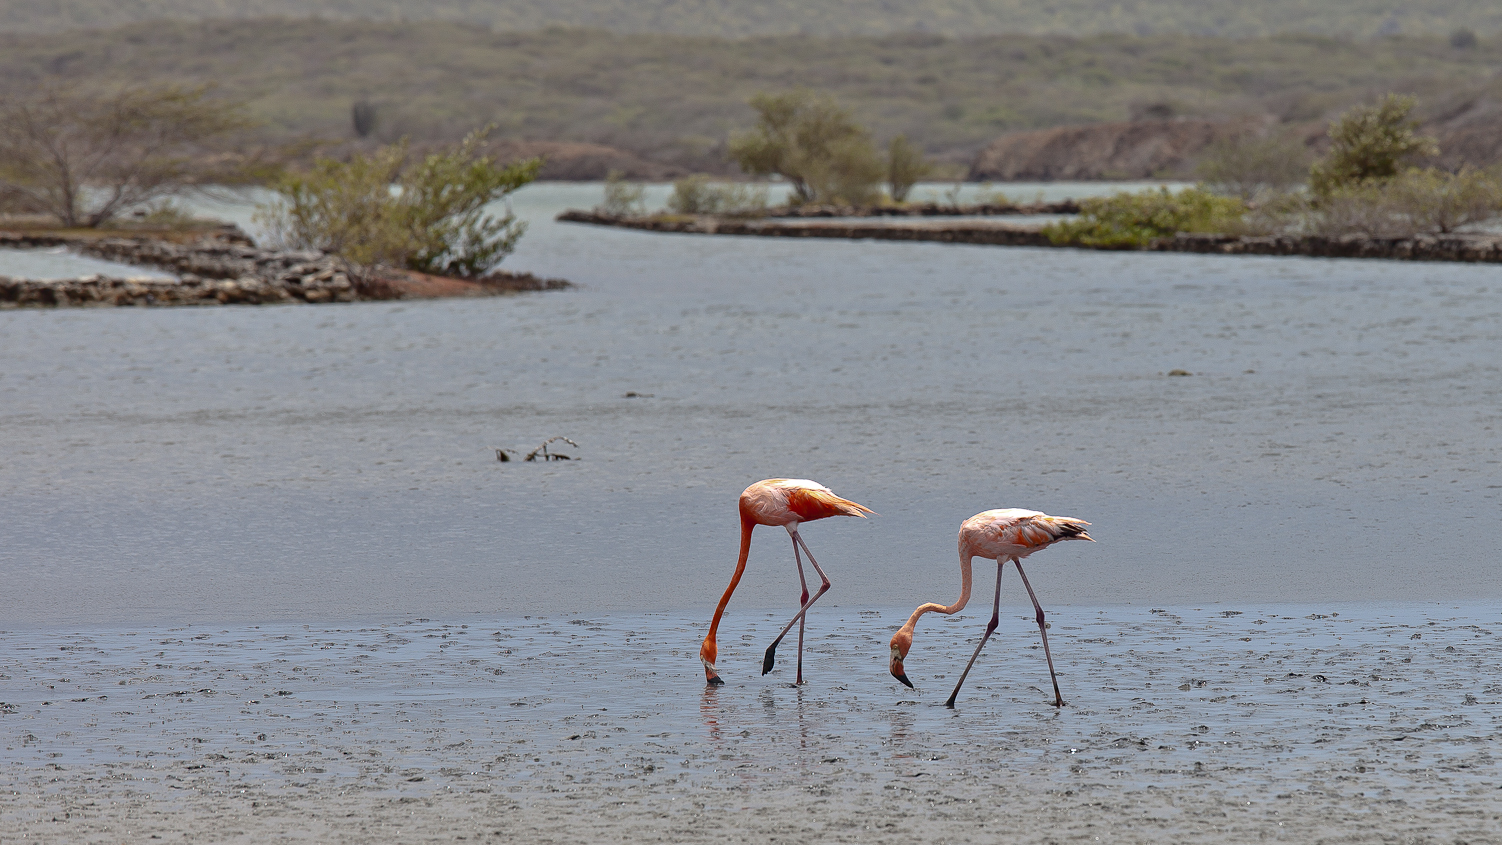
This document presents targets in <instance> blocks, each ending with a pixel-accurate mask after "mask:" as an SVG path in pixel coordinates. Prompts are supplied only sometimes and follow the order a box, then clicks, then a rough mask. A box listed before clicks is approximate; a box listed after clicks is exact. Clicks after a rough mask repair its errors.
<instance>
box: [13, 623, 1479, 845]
mask: <svg viewBox="0 0 1502 845" xmlns="http://www.w3.org/2000/svg"><path fill="white" fill-rule="evenodd" d="M821 610H822V612H821V613H816V614H814V616H813V617H811V619H812V622H811V624H810V626H809V632H808V646H807V653H806V655H805V673H806V675H807V676H808V678H809V683H808V684H807V685H805V686H803V687H801V688H798V687H794V686H792V685H791V684H789V683H788V680H789V679H790V678H791V673H792V668H793V665H792V661H794V660H796V651H795V649H793V648H790V647H789V646H790V644H791V642H792V641H789V644H785V645H784V648H783V649H781V652H780V655H779V657H780V661H781V662H780V663H779V666H778V668H776V669H774V671H773V672H772V674H770V675H767V676H765V677H763V676H760V675H759V668H760V656H761V649H762V648H764V647H765V645H766V642H767V641H768V639H769V638H770V637H771V636H772V635H773V633H774V632H775V630H776V628H777V627H778V626H779V625H780V623H781V622H782V621H783V620H782V619H781V618H780V617H777V616H775V615H773V614H762V613H757V614H737V613H735V612H733V611H732V612H731V613H730V614H729V615H728V616H727V618H726V622H725V623H724V626H723V628H722V637H721V649H722V650H721V659H720V667H721V670H722V672H723V674H724V677H725V678H726V680H727V681H728V682H729V683H728V684H727V685H726V686H724V687H721V688H717V689H706V688H705V686H704V683H703V679H702V673H701V672H700V670H699V667H698V663H697V661H696V659H695V655H696V650H697V647H698V641H699V639H700V638H701V637H702V635H703V631H704V628H705V620H703V619H699V618H689V617H686V616H676V615H663V614H628V615H620V614H612V615H608V616H607V615H596V616H590V617H584V616H579V615H570V616H563V615H559V616H549V617H547V618H542V617H536V618H519V617H506V618H488V619H487V618H483V617H481V616H478V615H473V616H469V617H466V618H463V619H447V620H432V619H415V620H414V619H407V620H400V621H386V622H376V621H373V622H370V623H369V624H364V625H359V626H343V627H321V626H317V625H305V624H274V625H261V626H254V625H237V626H229V627H220V626H196V625H195V626H188V627H177V628H165V627H132V628H114V629H103V630H87V631H84V630H30V631H11V632H6V633H3V634H0V654H3V655H4V656H3V658H0V699H3V701H4V702H5V703H4V704H3V705H0V736H3V747H4V749H5V753H4V757H3V761H0V783H4V784H5V787H4V788H3V791H0V831H4V839H5V840H6V841H12V840H14V841H18V842H20V841H25V842H42V843H51V842H58V843H62V842H96V841H97V842H104V841H133V842H147V841H154V840H155V839H157V838H160V839H162V840H166V841H172V840H177V841H193V842H269V841H291V840H307V841H319V842H428V841H439V840H442V841H461V840H468V841H482V842H484V841H496V842H580V841H590V842H622V843H624V842H640V841H672V842H721V841H745V842H790V841H798V842H892V843H897V842H911V841H914V840H915V839H919V838H921V839H924V840H927V841H942V842H995V841H1006V842H1037V843H1047V842H1094V841H1097V839H1098V840H1099V841H1114V842H1144V843H1145V842H1166V841H1180V842H1182V841H1195V842H1247V841H1253V840H1261V841H1286V842H1311V841H1320V842H1375V841H1407V842H1425V841H1432V842H1461V841H1464V842H1471V843H1477V842H1496V841H1499V839H1498V833H1497V831H1499V830H1502V772H1499V771H1498V768H1497V761H1496V756H1495V748H1496V742H1497V740H1498V738H1499V724H1502V683H1499V682H1498V678H1499V677H1502V671H1499V670H1502V647H1499V645H1502V644H1499V638H1498V633H1499V632H1502V622H1499V621H1498V619H1497V617H1496V613H1495V611H1494V610H1493V609H1489V608H1485V607H1479V606H1460V607H1456V606H1453V605H1433V604H1424V605H1419V604H1404V605H1387V604H1352V605H1329V606H1323V607H1318V608H1315V607H1310V606H1300V605H1269V606H1262V607H1251V606H1247V607H1241V606H1235V607H1233V606H1230V605H1202V606H1196V607H1170V608H1154V609H1147V608H1121V607H1116V608H1091V607H1081V606H1069V607H1061V608H1055V609H1053V611H1052V616H1051V624H1052V632H1051V640H1052V641H1053V643H1054V647H1055V650H1056V651H1055V653H1056V657H1057V660H1058V662H1059V668H1060V676H1061V677H1060V682H1061V684H1062V686H1063V688H1064V695H1065V698H1066V699H1067V700H1068V702H1069V704H1068V706H1067V707H1065V708H1063V709H1062V710H1055V708H1053V707H1052V706H1051V702H1050V696H1049V695H1047V694H1046V693H1045V692H1044V689H1046V688H1047V684H1048V675H1047V670H1046V668H1045V666H1044V664H1043V656H1042V652H1041V650H1040V649H1039V644H1038V637H1037V631H1036V629H1035V628H1032V620H1031V619H1030V614H1028V613H1026V612H1024V611H1023V610H1021V609H1019V608H1008V609H1007V612H1005V613H1004V614H1003V622H1002V626H1001V628H1000V630H999V631H998V632H997V635H996V636H995V638H993V640H992V642H991V643H990V644H989V645H988V647H987V651H986V652H984V653H983V654H982V656H981V659H980V661H979V663H978V664H977V668H976V670H975V671H974V672H973V673H972V674H971V677H970V679H969V680H968V681H967V683H966V686H965V689H964V691H963V692H962V693H961V696H960V699H959V703H958V707H957V708H956V709H955V710H949V709H946V708H945V707H944V706H943V700H944V699H945V698H946V697H947V696H948V692H949V690H950V688H951V687H952V685H953V683H954V679H955V677H956V676H957V674H958V671H959V669H960V668H961V666H963V663H964V660H965V659H966V658H967V657H968V655H969V652H970V649H971V647H972V644H973V643H974V641H975V637H976V636H977V635H978V634H979V632H980V630H981V627H982V625H983V622H984V619H983V618H982V617H983V616H984V615H986V614H979V615H977V614H965V615H963V616H962V617H961V618H956V619H943V620H934V619H933V617H929V618H928V619H926V620H925V624H924V625H923V626H921V627H920V628H919V631H918V639H917V641H916V643H915V646H914V649H913V652H912V654H911V655H910V656H909V659H908V671H909V673H910V675H911V677H912V678H913V680H914V681H915V682H916V683H917V685H918V689H917V690H916V691H910V690H907V689H905V688H903V687H900V686H898V685H897V683H896V682H895V681H893V680H892V679H891V678H890V676H888V675H887V673H886V662H885V643H886V638H887V637H888V636H890V633H891V631H892V630H893V629H894V628H895V627H896V626H897V625H898V624H900V621H901V619H902V617H903V616H904V615H905V611H903V610H900V609H896V608H893V609H890V610H887V611H875V610H856V609H852V608H835V607H831V608H827V609H821ZM930 620H932V621H931V622H930ZM1030 628H1031V631H1030V630H1029V629H1030Z"/></svg>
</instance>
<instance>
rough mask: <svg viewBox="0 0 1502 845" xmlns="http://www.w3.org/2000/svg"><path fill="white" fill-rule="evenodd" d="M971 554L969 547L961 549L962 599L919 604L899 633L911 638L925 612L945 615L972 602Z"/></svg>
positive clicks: (957, 610)
mask: <svg viewBox="0 0 1502 845" xmlns="http://www.w3.org/2000/svg"><path fill="white" fill-rule="evenodd" d="M970 559H971V554H970V551H969V549H961V550H960V600H959V601H957V602H955V603H954V604H949V605H944V604H939V603H937V602H929V603H927V604H922V605H919V606H918V609H917V610H914V611H913V615H912V616H909V617H908V618H907V623H906V624H904V625H903V626H902V627H901V628H899V629H898V630H897V633H898V635H906V636H907V637H909V638H911V637H912V635H913V631H914V629H916V628H917V627H918V619H919V618H921V617H922V616H923V614H925V613H943V614H945V615H950V614H955V613H959V612H960V611H962V610H964V609H965V605H966V604H968V603H969V602H970V586H971V584H972V583H973V582H972V578H971V571H970Z"/></svg>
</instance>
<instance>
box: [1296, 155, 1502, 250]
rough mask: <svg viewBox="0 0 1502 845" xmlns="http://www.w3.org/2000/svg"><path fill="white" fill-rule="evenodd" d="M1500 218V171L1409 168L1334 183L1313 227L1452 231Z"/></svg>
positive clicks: (1380, 233) (1381, 232)
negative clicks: (1389, 174)
mask: <svg viewBox="0 0 1502 845" xmlns="http://www.w3.org/2000/svg"><path fill="white" fill-rule="evenodd" d="M1498 217H1502V172H1499V171H1497V170H1495V169H1493V170H1490V171H1487V170H1476V169H1473V168H1469V167H1467V168H1462V169H1461V171H1460V172H1459V173H1447V172H1445V171H1443V170H1436V169H1434V168H1428V169H1423V170H1420V169H1418V168H1411V169H1409V170H1406V171H1404V172H1402V173H1400V174H1398V175H1397V176H1395V177H1393V178H1391V179H1388V180H1386V181H1381V182H1376V181H1368V182H1362V183H1358V184H1355V185H1348V186H1345V187H1341V188H1336V189H1334V190H1332V191H1331V192H1329V193H1328V194H1326V195H1325V196H1324V197H1321V198H1320V200H1319V203H1318V208H1317V214H1316V215H1315V217H1314V218H1313V222H1314V225H1313V227H1312V228H1313V230H1314V231H1315V232H1317V233H1319V234H1324V235H1347V234H1360V235H1368V236H1371V237H1389V238H1407V237H1413V236H1414V235H1419V234H1443V233H1447V232H1454V231H1456V230H1457V229H1461V228H1464V227H1466V226H1471V225H1475V224H1479V223H1486V222H1489V221H1492V220H1495V219H1497V218H1498Z"/></svg>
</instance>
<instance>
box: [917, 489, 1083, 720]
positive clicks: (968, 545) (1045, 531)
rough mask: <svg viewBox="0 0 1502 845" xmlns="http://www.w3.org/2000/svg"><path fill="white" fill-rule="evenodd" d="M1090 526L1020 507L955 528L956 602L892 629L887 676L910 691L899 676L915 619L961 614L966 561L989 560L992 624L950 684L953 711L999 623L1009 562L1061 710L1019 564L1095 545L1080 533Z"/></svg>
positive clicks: (923, 609)
mask: <svg viewBox="0 0 1502 845" xmlns="http://www.w3.org/2000/svg"><path fill="white" fill-rule="evenodd" d="M1089 524H1090V523H1088V522H1085V521H1084V520H1082V519H1072V518H1070V517H1067V516H1049V515H1048V514H1046V513H1039V512H1038V511H1028V510H1022V509H1020V508H1004V509H1001V510H991V511H985V512H983V513H978V514H976V515H975V516H972V517H970V518H969V519H967V520H965V521H964V522H963V523H962V524H961V525H960V579H961V580H960V600H959V601H957V602H955V603H954V604H952V605H949V606H947V607H946V606H944V605H942V604H935V603H933V602H929V603H928V604H924V605H919V607H918V609H917V610H914V611H913V615H912V616H909V617H908V620H907V624H905V625H903V626H902V627H901V628H898V629H897V633H895V634H893V635H892V666H891V668H892V677H894V678H896V679H897V680H899V681H901V682H902V683H904V684H907V685H908V686H909V687H912V686H913V682H912V681H909V680H908V679H907V673H906V672H905V671H903V667H902V661H903V660H904V659H905V658H906V657H907V652H908V649H910V648H912V646H913V629H914V628H916V627H917V626H918V617H920V616H922V615H923V614H925V613H928V612H930V611H933V612H937V613H945V614H952V613H959V612H960V611H961V610H964V609H965V604H966V602H968V601H970V559H971V558H973V557H981V558H992V559H994V560H995V561H996V600H995V602H994V603H993V606H992V610H991V622H990V624H988V625H986V633H985V636H983V637H981V638H980V643H979V644H978V645H977V646H976V647H975V653H974V654H972V655H970V662H969V663H967V664H965V671H964V672H963V673H962V674H961V675H960V680H959V683H957V684H955V685H954V692H952V693H950V695H949V700H948V701H946V702H944V706H946V707H954V700H955V697H956V696H958V695H959V694H960V687H961V686H962V685H963V684H964V683H965V677H966V676H967V675H969V674H970V667H971V666H974V665H975V658H977V657H979V656H980V650H981V649H982V648H984V647H985V645H986V640H989V639H990V638H991V634H992V632H994V631H995V630H996V626H997V624H998V623H999V622H1000V620H1001V570H1002V568H1003V567H1004V566H1005V565H1006V562H1007V561H1008V560H1010V561H1011V562H1012V563H1014V564H1016V566H1017V574H1018V575H1021V576H1022V586H1024V587H1026V588H1027V595H1028V598H1031V599H1032V600H1033V607H1034V608H1035V609H1036V610H1037V611H1038V617H1037V618H1038V631H1039V633H1041V634H1042V635H1043V656H1044V657H1045V658H1047V660H1048V674H1049V676H1050V677H1052V678H1053V696H1054V706H1055V707H1063V706H1064V697H1063V696H1062V695H1060V694H1059V676H1058V675H1057V674H1055V673H1054V669H1053V655H1052V654H1050V653H1049V651H1048V626H1047V625H1046V624H1044V621H1043V607H1042V606H1041V605H1039V604H1038V597H1037V596H1036V595H1035V594H1034V593H1033V586H1032V585H1031V584H1029V583H1028V582H1027V573H1026V572H1023V571H1022V559H1023V558H1025V557H1027V556H1028V555H1030V554H1032V553H1033V552H1036V551H1040V550H1042V549H1046V548H1048V547H1049V546H1051V545H1053V544H1054V543H1057V542H1059V541H1060V540H1089V541H1090V542H1092V543H1093V542H1095V540H1094V538H1092V537H1091V536H1090V535H1089V534H1087V533H1085V526H1087V525H1089Z"/></svg>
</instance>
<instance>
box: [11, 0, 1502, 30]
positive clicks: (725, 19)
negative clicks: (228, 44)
mask: <svg viewBox="0 0 1502 845" xmlns="http://www.w3.org/2000/svg"><path fill="white" fill-rule="evenodd" d="M277 16H295V17H319V18H323V19H327V20H375V21H385V22H397V23H400V22H407V21H448V22H454V23H463V24H465V25H466V26H468V27H471V28H473V27H475V26H479V27H482V28H485V29H496V30H513V31H516V30H536V29H543V28H546V27H549V26H569V27H594V28H598V29H605V30H610V31H612V32H620V33H671V34H678V35H713V36H719V37H723V38H742V37H747V36H755V35H886V34H891V33H895V32H915V31H916V32H933V33H938V34H942V35H951V36H971V35H991V34H1000V33H1019V34H1030V35H1043V34H1070V35H1096V34H1100V33H1124V34H1130V35H1161V34H1167V33H1177V34H1185V35H1222V36H1230V37H1236V38H1244V37H1255V36H1266V35H1277V34H1281V33H1286V32H1304V33H1313V34H1319V35H1334V36H1346V37H1352V38H1365V37H1370V36H1373V35H1448V34H1449V33H1451V32H1453V31H1455V30H1457V29H1461V28H1468V29H1470V30H1472V31H1474V32H1478V33H1490V32H1495V31H1497V30H1499V29H1502V5H1499V4H1498V3H1496V2H1495V0H1407V2H1404V3H1394V2H1391V0H1335V2H1331V0H1321V2H1310V0H1126V2H1122V0H1050V2H1048V3H1038V2H1029V0H904V2H900V3H898V2H891V0H815V2H809V0H630V1H629V2H628V1H627V0H6V2H5V3H0V32H55V31H59V30H64V29H77V28H83V27H95V28H101V27H113V26H120V25H122V24H128V23H135V22H140V21H144V20H156V19H178V20H200V19H211V18H262V17H277Z"/></svg>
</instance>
